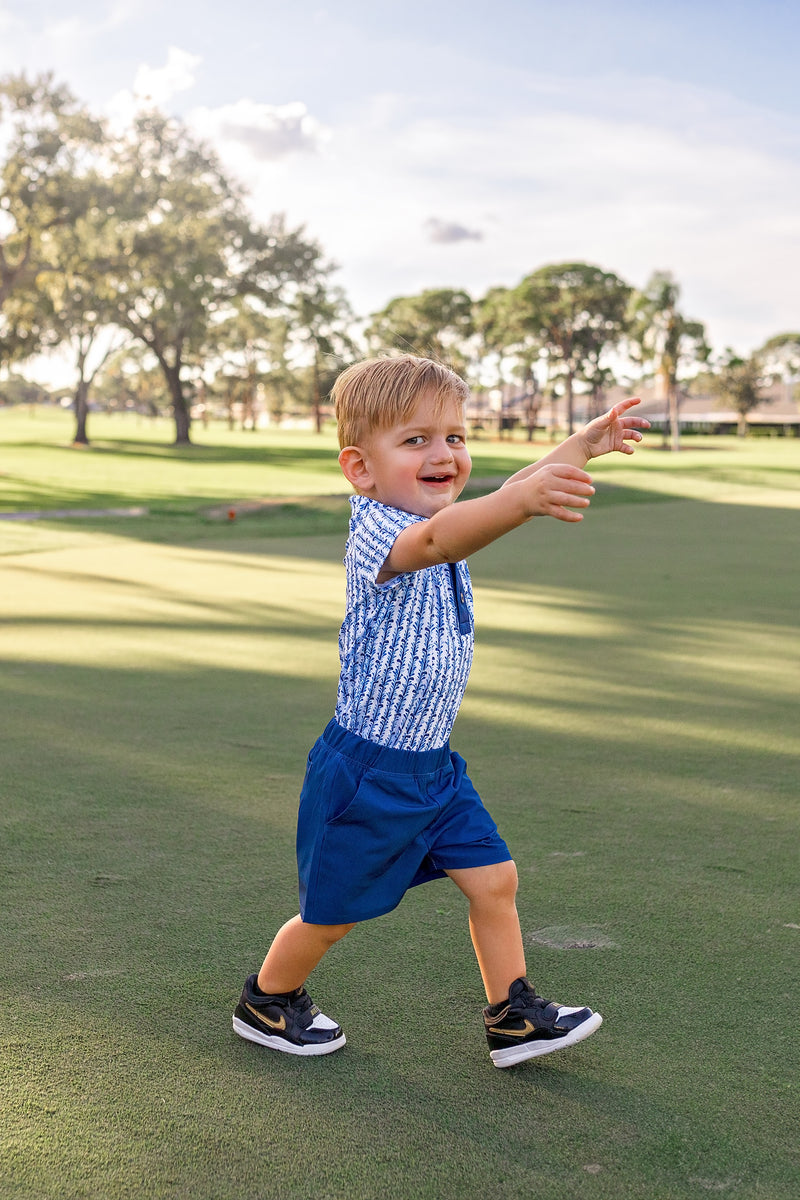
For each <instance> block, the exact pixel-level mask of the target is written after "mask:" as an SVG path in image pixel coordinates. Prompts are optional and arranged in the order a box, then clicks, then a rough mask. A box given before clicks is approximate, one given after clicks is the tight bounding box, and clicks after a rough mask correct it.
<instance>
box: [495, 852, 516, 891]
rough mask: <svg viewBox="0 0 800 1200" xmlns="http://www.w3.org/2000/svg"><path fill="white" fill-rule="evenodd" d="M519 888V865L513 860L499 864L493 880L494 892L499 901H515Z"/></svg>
mask: <svg viewBox="0 0 800 1200" xmlns="http://www.w3.org/2000/svg"><path fill="white" fill-rule="evenodd" d="M518 887H519V876H518V874H517V864H516V863H515V862H513V861H512V860H509V861H508V862H503V863H498V864H497V869H496V873H495V874H494V878H493V890H494V894H495V895H496V897H497V899H498V900H515V899H516V895H517V889H518Z"/></svg>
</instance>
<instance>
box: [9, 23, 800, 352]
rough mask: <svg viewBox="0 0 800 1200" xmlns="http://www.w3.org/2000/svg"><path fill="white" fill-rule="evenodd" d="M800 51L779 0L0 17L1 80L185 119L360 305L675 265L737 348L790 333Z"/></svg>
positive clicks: (797, 243)
mask: <svg viewBox="0 0 800 1200" xmlns="http://www.w3.org/2000/svg"><path fill="white" fill-rule="evenodd" d="M799 35H800V5H797V4H796V3H794V2H793V3H788V2H775V0H766V2H762V3H759V4H758V5H756V4H755V3H749V4H742V3H735V2H734V3H721V2H703V0H695V2H694V3H691V4H690V3H684V0H674V2H671V3H668V4H667V3H663V4H658V3H651V4H650V5H642V4H641V3H633V2H632V0H610V2H608V3H605V4H602V5H600V4H597V3H593V4H588V3H573V2H570V0H563V2H562V3H560V4H559V5H555V4H553V3H552V0H551V2H549V3H541V2H540V0H529V2H528V3H521V2H519V0H493V2H492V3H491V4H473V5H468V4H465V3H463V0H462V2H461V3H451V2H450V0H444V2H441V3H436V0H428V3H422V2H421V0H405V2H404V3H402V4H401V3H396V2H394V0H389V2H387V3H380V2H377V3H376V2H375V0H372V2H371V3H368V2H366V0H338V2H337V3H336V4H335V5H334V4H331V5H325V4H315V3H308V2H306V0H294V2H293V3H282V4H278V3H275V2H274V0H261V2H260V3H258V4H255V3H247V2H246V0H220V2H216V3H214V4H211V3H203V2H197V0H195V2H194V3H192V4H188V3H186V2H185V0H171V3H170V4H168V5H167V4H164V3H163V0H158V2H155V0H117V2H116V3H111V2H107V3H103V2H101V0H93V2H90V0H75V2H74V3H73V4H71V5H70V6H68V7H65V6H64V5H63V4H61V3H59V4H56V3H51V2H50V0H0V73H6V72H8V71H18V70H21V69H25V70H27V71H28V72H29V73H33V72H36V71H40V70H45V69H49V70H52V71H54V72H55V75H56V77H57V78H58V79H60V80H64V81H66V82H68V83H69V84H70V85H71V87H72V88H73V90H74V91H75V92H76V94H77V95H79V96H80V97H81V98H83V99H85V100H86V101H87V102H88V103H89V104H90V105H91V106H92V107H93V108H94V109H95V110H96V111H103V112H106V113H108V114H109V115H110V116H112V117H113V116H115V115H116V116H117V117H118V118H121V119H122V118H124V117H125V116H126V114H129V113H130V112H131V110H132V108H133V106H134V105H135V104H136V103H137V102H141V97H143V96H149V97H151V98H152V99H153V100H155V101H157V102H158V103H159V104H160V106H161V107H162V108H164V109H165V110H166V111H168V112H174V113H176V114H178V115H180V116H181V117H183V118H184V119H185V120H187V121H188V122H189V123H190V124H191V125H192V126H194V127H195V128H196V129H197V130H198V131H199V132H200V133H202V135H203V136H205V137H207V138H209V139H210V140H211V141H212V142H213V143H214V145H215V146H216V147H217V149H218V150H219V152H220V154H221V155H222V157H223V159H224V161H225V162H226V164H227V166H228V167H229V170H230V171H231V172H232V173H234V174H236V175H237V176H239V177H240V178H241V179H243V180H244V182H245V183H246V184H247V186H248V188H249V189H250V192H251V203H252V206H253V209H254V211H255V212H256V214H257V215H259V216H264V217H265V216H267V215H269V214H270V213H272V212H275V211H284V212H286V214H287V217H288V219H289V221H290V223H292V224H304V225H305V226H306V229H307V231H308V232H309V233H310V234H311V235H313V236H315V237H316V238H318V239H319V240H320V241H321V243H322V245H323V246H324V248H325V250H326V251H327V253H328V254H329V255H330V257H331V258H333V259H334V260H335V261H336V262H337V263H339V264H340V267H341V270H340V272H339V281H340V282H341V283H342V285H343V286H344V287H345V290H346V291H347V293H348V295H349V296H350V298H351V301H352V302H353V304H354V306H355V308H356V310H357V311H358V312H360V313H368V312H369V311H372V310H374V309H376V308H379V307H381V306H382V305H383V304H385V303H386V301H388V300H389V299H390V298H391V297H392V296H394V295H398V294H402V293H406V292H413V291H417V290H419V289H421V288H423V287H434V286H456V287H466V288H467V289H468V290H470V291H471V292H472V293H473V294H474V295H480V294H481V293H482V292H483V291H484V290H485V289H486V288H488V287H490V286H492V285H495V284H505V285H513V284H515V283H516V282H518V280H519V279H520V278H522V276H523V275H525V274H526V273H528V272H529V271H531V270H533V269H535V268H536V267H538V266H541V265H543V264H544V263H547V262H556V261H564V260H586V261H589V262H594V263H597V264H598V265H600V266H602V267H604V268H606V269H608V270H614V271H617V272H618V273H619V274H620V275H622V276H623V277H624V278H626V279H627V280H628V281H629V282H630V283H632V284H634V285H637V286H641V285H643V284H644V282H645V281H646V279H647V276H648V275H649V274H650V272H651V271H652V270H654V269H656V268H659V269H667V270H672V271H673V272H674V273H675V275H676V277H677V278H678V280H679V281H680V283H681V285H682V288H683V303H684V309H685V311H686V312H687V315H689V316H691V317H695V318H697V319H700V320H704V321H705V322H706V324H707V327H708V332H709V336H710V338H711V341H712V343H713V345H714V346H715V348H716V349H719V350H721V349H722V348H723V347H724V346H726V345H733V346H734V347H735V348H736V349H738V350H739V351H741V352H746V351H749V350H750V349H753V348H754V347H755V346H757V345H758V344H760V342H762V341H763V340H764V339H765V338H767V337H769V336H771V335H772V334H774V333H778V332H783V331H785V330H788V329H797V328H800V299H798V297H800V287H798V281H800V204H798V197H800V87H798V84H797V74H798V68H797V62H798V57H800V56H799V53H798V52H799V51H800V36H799ZM137 97H138V98H139V99H137Z"/></svg>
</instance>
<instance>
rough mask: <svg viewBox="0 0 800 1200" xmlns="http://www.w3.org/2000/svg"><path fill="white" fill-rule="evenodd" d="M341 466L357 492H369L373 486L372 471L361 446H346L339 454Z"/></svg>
mask: <svg viewBox="0 0 800 1200" xmlns="http://www.w3.org/2000/svg"><path fill="white" fill-rule="evenodd" d="M339 466H340V467H341V468H342V471H343V473H344V476H345V478H346V479H347V480H348V481H349V482H350V483H351V484H352V485H353V487H354V488H355V489H356V491H357V492H368V491H369V489H370V488H371V487H372V473H371V471H370V469H369V467H368V466H367V460H366V458H365V457H364V451H363V450H362V449H360V447H359V446H345V448H344V450H342V451H341V452H340V454H339Z"/></svg>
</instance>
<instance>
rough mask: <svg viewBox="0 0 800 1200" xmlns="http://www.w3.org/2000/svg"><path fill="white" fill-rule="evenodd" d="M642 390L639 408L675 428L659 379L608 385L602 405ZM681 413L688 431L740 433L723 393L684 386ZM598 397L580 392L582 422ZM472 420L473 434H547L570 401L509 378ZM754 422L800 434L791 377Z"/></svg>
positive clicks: (577, 409)
mask: <svg viewBox="0 0 800 1200" xmlns="http://www.w3.org/2000/svg"><path fill="white" fill-rule="evenodd" d="M631 395H638V396H641V398H642V403H641V406H640V408H639V412H640V413H641V415H642V416H643V417H647V419H648V421H649V422H650V424H651V426H652V428H653V430H654V431H655V432H663V431H665V430H667V429H668V428H669V412H668V408H667V403H666V401H665V399H664V398H663V397H662V396H660V395H659V394H658V392H657V390H656V389H655V388H654V387H653V385H652V384H651V385H649V386H642V385H640V386H631V387H628V388H622V387H612V388H608V389H606V390H605V391H604V392H603V394H602V396H601V397H599V400H600V411H604V410H605V409H607V408H610V407H611V405H612V404H616V403H617V401H618V400H622V399H623V398H624V397H625V396H631ZM678 397H679V400H678V413H679V416H678V419H679V421H680V429H681V432H682V433H711V434H723V433H736V431H737V429H738V427H739V415H738V413H737V412H736V410H735V409H733V408H730V407H726V406H725V404H724V401H720V400H719V398H718V397H716V396H712V395H709V394H707V393H705V394H702V393H701V394H697V395H694V394H692V393H691V392H687V391H684V390H681V389H679V391H678ZM597 411H598V406H597V402H596V401H594V400H593V397H592V396H591V395H588V394H586V393H581V394H576V395H575V397H574V418H575V424H576V426H578V425H582V424H584V423H585V422H586V421H588V420H591V418H592V417H593V416H596V415H597ZM467 421H468V424H469V426H470V429H471V431H472V433H473V434H478V435H480V434H481V433H486V434H487V435H489V434H490V435H492V436H500V437H502V436H503V434H504V433H506V432H511V431H513V430H520V429H523V430H525V431H526V432H527V433H528V434H529V436H533V432H534V431H535V432H537V433H538V434H539V436H541V434H542V433H544V434H550V433H552V434H555V433H556V431H558V432H559V433H562V432H563V430H564V427H565V425H566V406H565V403H564V400H563V398H561V399H559V400H556V401H555V402H552V401H550V400H545V398H544V397H543V396H542V394H541V392H538V393H533V392H532V391H523V390H522V389H520V387H519V385H518V384H516V385H514V384H505V385H504V386H503V387H501V388H493V389H491V390H488V391H476V392H474V393H473V395H472V397H471V398H470V400H469V403H468V404H467ZM747 424H748V426H749V427H750V428H751V429H752V430H753V431H754V432H755V431H756V430H758V431H763V432H768V433H772V434H774V435H778V436H781V437H800V404H799V403H798V401H797V399H796V398H795V396H794V389H793V388H791V387H787V385H786V384H785V383H781V382H778V383H774V384H772V385H771V386H770V387H767V388H765V389H764V397H763V399H762V400H761V401H760V403H759V404H758V405H757V406H756V407H755V408H754V409H752V411H751V412H750V413H748V416H747Z"/></svg>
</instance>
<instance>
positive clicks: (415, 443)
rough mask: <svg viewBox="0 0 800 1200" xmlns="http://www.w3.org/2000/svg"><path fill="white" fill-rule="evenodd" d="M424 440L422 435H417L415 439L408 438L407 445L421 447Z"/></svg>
mask: <svg viewBox="0 0 800 1200" xmlns="http://www.w3.org/2000/svg"><path fill="white" fill-rule="evenodd" d="M423 440H424V439H423V437H422V434H421V433H415V434H414V436H413V437H410V438H406V445H407V446H421V445H422V442H423Z"/></svg>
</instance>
